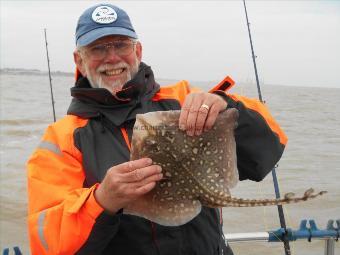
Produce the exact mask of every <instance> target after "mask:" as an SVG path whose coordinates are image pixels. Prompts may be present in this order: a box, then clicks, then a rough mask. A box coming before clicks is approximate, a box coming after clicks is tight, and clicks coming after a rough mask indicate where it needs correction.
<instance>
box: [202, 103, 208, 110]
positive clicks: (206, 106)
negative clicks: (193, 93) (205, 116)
mask: <svg viewBox="0 0 340 255" xmlns="http://www.w3.org/2000/svg"><path fill="white" fill-rule="evenodd" d="M201 108H205V109H207V110H208V111H209V109H210V107H209V105H206V104H202V105H201Z"/></svg>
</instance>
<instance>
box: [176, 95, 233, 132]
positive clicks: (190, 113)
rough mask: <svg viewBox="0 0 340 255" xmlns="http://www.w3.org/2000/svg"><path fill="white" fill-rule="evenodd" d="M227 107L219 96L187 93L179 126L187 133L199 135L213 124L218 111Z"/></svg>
mask: <svg viewBox="0 0 340 255" xmlns="http://www.w3.org/2000/svg"><path fill="white" fill-rule="evenodd" d="M226 107H227V102H226V101H225V100H224V99H223V98H222V97H220V96H218V95H215V94H211V93H202V92H201V93H192V94H189V95H188V96H187V97H186V99H185V101H184V104H183V106H182V110H181V114H180V119H179V127H180V129H181V130H186V132H187V135H189V136H193V135H200V134H201V133H202V132H203V131H208V130H210V129H211V128H212V126H213V125H214V123H215V121H216V118H217V116H218V113H219V112H220V111H222V110H224V109H226Z"/></svg>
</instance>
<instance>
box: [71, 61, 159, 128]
mask: <svg viewBox="0 0 340 255" xmlns="http://www.w3.org/2000/svg"><path fill="white" fill-rule="evenodd" d="M158 90H159V85H158V84H157V83H156V82H155V80H154V76H153V72H152V70H151V67H150V66H148V65H146V64H144V63H141V64H140V66H139V70H138V73H137V74H136V75H135V77H134V78H133V79H132V80H130V81H129V82H127V83H126V84H125V85H124V86H123V89H122V90H121V91H120V92H118V93H117V95H116V96H113V95H112V94H111V93H110V92H109V91H108V90H106V89H103V88H92V87H91V86H90V84H89V81H88V80H87V78H85V77H80V78H79V79H78V81H77V82H76V85H75V86H74V87H73V88H71V96H72V97H73V99H72V102H71V105H70V107H69V109H68V111H67V113H68V114H71V115H76V116H79V117H82V118H93V117H98V116H100V115H104V116H105V117H106V118H108V119H109V120H110V121H111V122H113V123H114V124H115V125H117V126H119V125H121V124H122V123H124V122H125V121H127V120H132V119H135V115H136V114H137V113H142V112H146V111H147V105H148V104H149V103H150V99H151V98H152V97H153V96H154V95H155V94H156V92H158Z"/></svg>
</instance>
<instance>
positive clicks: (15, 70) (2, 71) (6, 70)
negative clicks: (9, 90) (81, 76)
mask: <svg viewBox="0 0 340 255" xmlns="http://www.w3.org/2000/svg"><path fill="white" fill-rule="evenodd" d="M0 74H27V75H41V76H43V75H48V71H41V70H39V69H25V68H1V69H0ZM51 75H53V76H74V73H70V72H62V71H53V72H51Z"/></svg>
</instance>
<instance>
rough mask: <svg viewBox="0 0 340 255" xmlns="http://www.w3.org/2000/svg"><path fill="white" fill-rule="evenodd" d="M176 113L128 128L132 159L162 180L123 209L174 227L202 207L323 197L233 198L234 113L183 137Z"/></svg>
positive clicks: (148, 117) (147, 117)
mask: <svg viewBox="0 0 340 255" xmlns="http://www.w3.org/2000/svg"><path fill="white" fill-rule="evenodd" d="M179 115H180V111H159V112H150V113H146V114H138V115H137V117H136V123H135V126H134V129H133V136H132V146H131V160H136V159H139V158H143V157H149V158H151V159H152V160H153V162H154V164H157V165H160V166H161V167H162V169H163V170H162V172H163V176H164V178H163V179H162V180H161V181H159V182H157V184H156V186H155V188H154V189H153V190H151V191H150V192H149V193H147V194H145V195H143V196H142V197H140V198H138V199H137V200H136V201H134V202H133V203H131V204H130V205H129V206H127V207H126V208H124V213H127V214H132V215H137V216H141V217H144V218H146V219H149V220H151V221H154V222H156V223H158V224H161V225H165V226H179V225H182V224H185V223H187V222H189V221H190V220H192V219H193V218H194V217H196V216H197V215H198V214H199V213H200V211H201V208H202V206H207V207H212V208H218V207H226V206H233V207H250V206H267V205H278V204H288V203H296V202H300V201H305V200H308V199H310V198H314V197H317V196H319V195H322V194H324V193H325V191H321V192H319V193H314V190H313V189H309V190H307V191H306V192H305V194H304V195H303V196H301V197H295V194H293V193H287V194H286V195H285V196H284V197H283V198H282V199H242V198H235V197H232V196H231V194H230V191H229V189H231V188H233V187H235V186H236V184H237V182H238V180H239V176H238V170H237V157H236V143H235V137H234V129H235V128H236V127H237V120H238V111H237V110H236V109H228V110H226V111H223V112H222V113H220V114H219V116H218V117H217V120H216V122H215V124H214V126H213V128H212V129H211V130H209V131H208V132H204V133H203V134H201V135H200V136H188V135H187V134H186V132H185V131H182V130H180V129H179V127H178V122H179Z"/></svg>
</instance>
